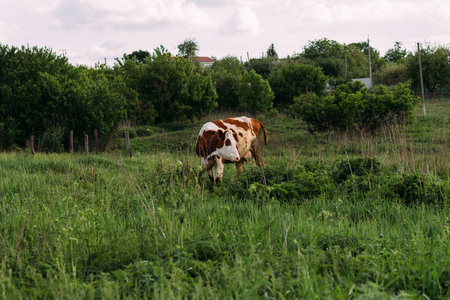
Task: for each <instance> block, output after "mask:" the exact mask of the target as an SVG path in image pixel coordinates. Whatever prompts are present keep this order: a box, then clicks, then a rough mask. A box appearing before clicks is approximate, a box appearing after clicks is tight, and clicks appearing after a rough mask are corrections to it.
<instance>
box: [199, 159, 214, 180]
mask: <svg viewBox="0 0 450 300" xmlns="http://www.w3.org/2000/svg"><path fill="white" fill-rule="evenodd" d="M201 163H202V166H203V168H204V169H205V171H206V173H208V177H209V179H211V182H212V184H214V182H215V176H214V169H213V168H214V167H215V159H214V158H209V159H206V158H202V159H201Z"/></svg>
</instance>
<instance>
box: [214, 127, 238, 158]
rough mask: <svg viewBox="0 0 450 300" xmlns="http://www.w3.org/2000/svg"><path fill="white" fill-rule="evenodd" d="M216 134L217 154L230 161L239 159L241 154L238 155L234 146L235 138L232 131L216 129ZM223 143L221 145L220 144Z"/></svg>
mask: <svg viewBox="0 0 450 300" xmlns="http://www.w3.org/2000/svg"><path fill="white" fill-rule="evenodd" d="M217 135H218V137H219V141H220V142H219V143H218V145H217V150H216V151H217V154H218V155H219V156H220V157H221V158H224V159H226V160H230V161H232V162H237V161H240V160H241V156H240V155H239V151H238V149H237V147H236V140H235V138H234V136H233V131H231V130H225V131H222V130H221V129H219V130H218V131H217ZM222 144H223V146H222Z"/></svg>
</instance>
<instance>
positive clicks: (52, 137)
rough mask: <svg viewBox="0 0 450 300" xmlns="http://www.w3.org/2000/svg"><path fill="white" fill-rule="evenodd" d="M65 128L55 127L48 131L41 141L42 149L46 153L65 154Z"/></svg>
mask: <svg viewBox="0 0 450 300" xmlns="http://www.w3.org/2000/svg"><path fill="white" fill-rule="evenodd" d="M63 140H64V128H61V127H53V128H50V129H48V130H47V131H46V132H44V134H43V135H42V137H41V139H40V145H39V146H40V148H41V149H42V151H44V152H46V153H52V152H53V153H61V152H64V144H63Z"/></svg>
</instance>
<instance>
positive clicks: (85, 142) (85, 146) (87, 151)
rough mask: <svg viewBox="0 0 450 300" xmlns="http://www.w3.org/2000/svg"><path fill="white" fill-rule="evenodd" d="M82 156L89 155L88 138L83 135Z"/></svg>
mask: <svg viewBox="0 0 450 300" xmlns="http://www.w3.org/2000/svg"><path fill="white" fill-rule="evenodd" d="M84 154H85V155H89V136H88V135H87V134H85V135H84Z"/></svg>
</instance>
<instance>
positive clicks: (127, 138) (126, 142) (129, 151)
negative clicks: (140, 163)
mask: <svg viewBox="0 0 450 300" xmlns="http://www.w3.org/2000/svg"><path fill="white" fill-rule="evenodd" d="M125 147H126V148H127V152H128V156H129V157H131V145H130V133H129V132H128V131H125Z"/></svg>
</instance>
